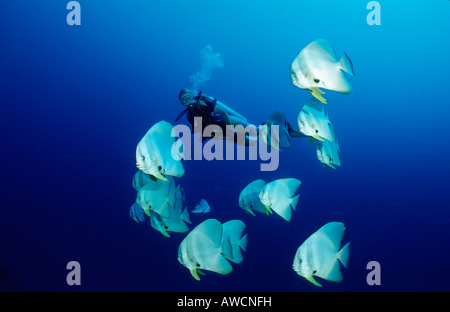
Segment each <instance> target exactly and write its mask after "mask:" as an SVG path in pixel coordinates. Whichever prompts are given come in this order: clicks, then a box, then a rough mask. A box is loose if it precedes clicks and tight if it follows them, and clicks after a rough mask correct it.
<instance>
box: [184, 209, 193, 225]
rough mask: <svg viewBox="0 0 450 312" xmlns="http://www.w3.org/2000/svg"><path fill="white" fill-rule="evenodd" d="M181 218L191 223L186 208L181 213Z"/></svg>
mask: <svg viewBox="0 0 450 312" xmlns="http://www.w3.org/2000/svg"><path fill="white" fill-rule="evenodd" d="M181 220H183V221H186V222H188V223H190V224H192V222H191V216H190V215H189V210H188V208H187V207H186V208H184V211H183V212H182V213H181Z"/></svg>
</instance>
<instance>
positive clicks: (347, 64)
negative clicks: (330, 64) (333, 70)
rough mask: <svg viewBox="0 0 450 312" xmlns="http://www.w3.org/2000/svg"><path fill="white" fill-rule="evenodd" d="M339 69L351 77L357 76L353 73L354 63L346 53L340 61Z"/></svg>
mask: <svg viewBox="0 0 450 312" xmlns="http://www.w3.org/2000/svg"><path fill="white" fill-rule="evenodd" d="M339 67H340V68H341V69H342V70H343V71H345V72H346V73H347V74H349V75H350V76H352V77H353V76H355V72H354V71H353V63H352V61H351V60H350V58H349V57H348V55H347V54H346V53H345V52H344V54H343V55H342V57H341V59H340V60H339Z"/></svg>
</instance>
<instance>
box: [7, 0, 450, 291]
mask: <svg viewBox="0 0 450 312" xmlns="http://www.w3.org/2000/svg"><path fill="white" fill-rule="evenodd" d="M367 2H368V1H361V0H359V1H350V0H347V1H341V0H340V1H331V0H326V1H325V0H318V1H300V0H296V1H293V0H284V1H255V0H245V1H241V0H239V1H237V0H227V1H223V0H216V1H206V0H192V1H183V0H171V1H154V0H152V1H125V0H117V1H99V0H96V1H80V4H81V9H82V13H81V14H82V15H81V23H82V25H81V26H68V25H67V23H66V15H67V13H68V12H69V11H68V10H66V4H67V1H49V0H43V1H23V0H16V1H12V0H9V1H1V2H0V102H1V106H0V107H1V113H0V127H1V131H0V139H1V141H0V142H1V164H2V166H1V167H2V169H1V179H0V184H1V185H0V190H1V203H0V207H1V208H0V279H1V280H2V282H1V284H2V285H3V286H2V287H3V289H4V290H5V289H6V290H8V289H9V290H11V289H13V290H24V291H55V290H56V291H73V290H82V291H117V290H120V291H449V290H450V286H449V285H450V284H449V282H448V281H449V278H450V266H449V264H450V247H449V243H448V242H449V238H450V227H449V226H450V212H449V204H448V203H449V202H450V192H449V191H450V190H449V182H448V177H449V173H450V170H449V169H450V167H449V163H448V160H449V159H450V146H449V140H448V136H447V134H448V133H449V132H450V131H449V130H450V127H449V122H448V115H449V113H450V109H449V107H450V100H449V89H448V82H449V79H448V73H449V72H450V62H449V48H450V40H449V38H450V20H449V18H448V17H449V13H450V3H449V1H446V0H435V1H379V2H380V4H381V10H382V11H381V12H382V16H381V23H382V24H381V25H380V26H369V25H368V24H367V23H366V16H367V14H368V12H369V11H368V10H367V9H366V4H367ZM317 38H325V39H327V40H329V41H330V42H331V43H332V45H333V46H334V48H335V50H336V53H337V55H338V57H339V56H340V55H341V54H342V53H343V52H344V51H345V52H346V53H347V54H348V55H349V57H350V58H351V60H352V62H353V65H354V69H355V74H356V76H355V77H354V78H350V82H351V84H352V86H353V88H354V91H353V93H352V94H350V95H343V94H339V93H334V92H331V91H329V92H327V94H326V98H327V100H328V104H327V106H326V109H327V110H328V113H329V116H330V120H331V122H332V123H333V124H334V126H335V128H336V132H337V136H338V138H339V144H340V148H341V162H342V167H341V168H338V169H336V170H332V169H328V170H325V169H324V168H323V167H322V164H321V163H320V162H319V161H318V160H317V159H316V152H315V147H313V146H312V145H311V144H310V142H309V140H307V139H292V140H291V145H292V147H291V148H290V149H289V150H287V151H285V152H283V153H281V154H280V166H279V169H278V170H277V171H275V172H260V171H259V165H260V162H258V161H212V162H208V161H186V162H184V165H185V169H186V174H185V175H184V176H183V177H182V178H180V179H177V182H179V183H181V185H182V186H183V187H184V189H185V191H186V193H187V205H188V206H189V207H190V208H193V207H194V205H195V203H197V202H198V201H199V200H200V199H201V198H205V199H206V200H207V201H208V202H209V203H210V205H211V207H212V211H211V213H209V214H208V215H206V216H204V217H200V216H198V215H193V216H192V221H193V224H194V225H196V224H198V223H200V222H201V221H203V220H204V219H206V218H217V219H218V220H220V221H222V222H225V221H228V220H231V219H241V220H243V221H244V222H245V223H246V224H247V228H246V233H248V239H249V243H248V250H247V252H246V253H244V262H243V263H241V264H237V265H233V267H234V270H233V272H232V273H231V274H228V275H225V276H222V275H218V274H215V273H213V272H207V275H206V276H204V277H202V280H201V281H200V282H198V281H195V280H194V279H193V278H192V276H191V275H190V274H189V272H188V270H187V269H186V268H185V267H183V266H182V265H180V264H179V263H178V261H177V249H178V245H179V243H180V242H181V240H182V239H183V238H184V236H185V234H176V233H174V234H173V235H172V238H170V239H168V238H166V237H164V236H162V235H161V234H160V233H159V232H157V231H155V230H154V229H153V228H151V227H150V225H149V223H148V222H144V223H140V224H137V223H135V222H134V221H133V220H131V219H130V217H129V216H128V210H129V207H130V206H131V204H132V203H133V201H134V200H135V196H136V192H135V190H134V189H133V188H132V186H131V179H132V177H133V174H134V173H135V172H136V168H135V148H136V145H137V143H138V142H139V140H140V139H141V138H142V136H143V135H144V134H145V133H146V131H147V130H148V129H149V128H150V126H151V125H153V124H154V123H156V122H158V121H160V120H167V121H169V122H172V123H174V120H175V118H176V116H177V115H178V114H179V112H181V111H182V106H181V105H180V104H179V103H178V100H177V95H178V92H179V90H180V89H181V88H184V87H190V85H191V82H190V81H189V76H190V75H192V74H193V73H194V72H195V71H196V70H198V69H199V67H200V59H199V54H200V50H201V49H202V48H203V47H204V46H206V45H211V46H212V47H213V48H214V51H216V52H218V53H220V54H221V55H222V57H223V59H224V67H223V68H220V69H217V70H215V71H214V72H213V76H212V78H211V80H210V81H208V82H207V83H206V84H205V86H204V87H203V91H204V92H205V93H207V94H209V95H212V96H215V97H217V98H218V99H219V100H221V101H222V102H224V103H226V104H227V105H229V106H231V107H233V108H234V109H236V110H237V111H239V112H240V113H242V114H244V115H246V116H247V117H248V119H249V120H250V121H251V122H254V123H258V124H259V123H261V122H263V121H264V120H265V119H266V118H267V116H268V115H269V114H270V113H271V112H272V111H274V110H282V111H283V112H285V114H286V115H287V118H288V121H289V122H291V123H292V124H294V125H296V119H297V114H298V112H299V110H300V109H301V106H302V105H303V104H304V103H305V102H306V101H307V100H308V99H309V97H310V95H309V93H308V92H307V91H304V90H300V89H298V88H295V87H294V86H292V84H291V81H290V77H289V65H290V63H291V62H292V60H293V59H294V58H295V56H296V55H297V54H298V52H299V51H300V50H301V49H302V48H303V47H304V46H305V45H306V44H308V43H309V42H311V41H312V40H314V39H317ZM183 122H185V120H183ZM286 177H293V178H297V179H299V180H301V181H302V184H301V186H300V188H299V193H300V194H301V199H300V203H299V206H298V209H297V211H296V212H295V213H294V215H293V218H292V221H291V222H286V221H284V220H282V219H281V218H280V217H278V216H276V215H272V216H270V217H267V216H265V215H262V214H258V215H257V216H256V217H254V216H251V215H247V214H246V213H244V212H243V211H242V210H241V209H240V208H239V207H238V205H237V199H238V196H239V193H240V191H241V190H242V189H243V188H244V187H245V186H246V185H247V184H248V183H249V182H251V181H253V180H255V179H258V178H262V179H264V180H266V181H272V180H275V179H278V178H286ZM330 221H341V222H344V224H345V226H346V228H347V230H346V233H345V236H344V243H346V242H348V241H351V244H352V245H351V258H350V262H349V267H348V269H343V275H344V279H343V281H342V282H341V283H337V284H335V283H330V282H326V281H323V284H324V287H322V288H318V287H316V286H314V285H312V284H310V283H309V282H307V281H306V280H304V279H303V278H301V277H300V276H298V275H296V274H295V272H294V271H293V270H292V268H291V265H292V260H293V257H294V254H295V251H296V249H297V247H298V246H299V245H300V244H301V243H302V242H303V241H304V240H305V239H306V238H307V237H308V236H309V235H310V234H312V233H313V232H314V231H316V230H317V229H318V228H319V227H321V226H322V225H323V224H325V223H327V222H330ZM191 228H192V226H191ZM71 260H76V261H79V262H80V264H81V268H82V285H81V286H68V285H67V284H66V275H67V273H68V271H67V270H66V264H67V262H69V261H71ZM372 260H375V261H378V262H379V263H380V265H381V269H382V270H381V274H382V276H381V282H382V284H381V286H368V285H367V283H366V275H367V273H368V272H369V271H368V270H367V269H366V264H367V263H368V262H369V261H372Z"/></svg>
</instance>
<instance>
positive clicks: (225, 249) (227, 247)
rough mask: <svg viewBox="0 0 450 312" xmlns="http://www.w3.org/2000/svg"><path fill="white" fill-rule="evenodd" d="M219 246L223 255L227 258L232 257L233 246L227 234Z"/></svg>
mask: <svg viewBox="0 0 450 312" xmlns="http://www.w3.org/2000/svg"><path fill="white" fill-rule="evenodd" d="M221 247H222V248H221V249H222V254H223V255H224V257H225V258H227V259H233V246H231V239H230V237H229V236H228V237H227V238H225V240H224V241H223V242H222V246H221Z"/></svg>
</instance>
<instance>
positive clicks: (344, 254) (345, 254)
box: [338, 242, 350, 268]
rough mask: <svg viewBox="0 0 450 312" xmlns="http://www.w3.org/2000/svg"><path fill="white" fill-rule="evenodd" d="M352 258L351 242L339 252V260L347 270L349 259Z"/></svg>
mask: <svg viewBox="0 0 450 312" xmlns="http://www.w3.org/2000/svg"><path fill="white" fill-rule="evenodd" d="M349 257H350V242H348V243H347V244H345V246H344V247H342V249H341V250H340V251H339V254H338V259H339V261H341V263H342V265H343V266H344V267H345V268H347V265H348V258H349Z"/></svg>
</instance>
